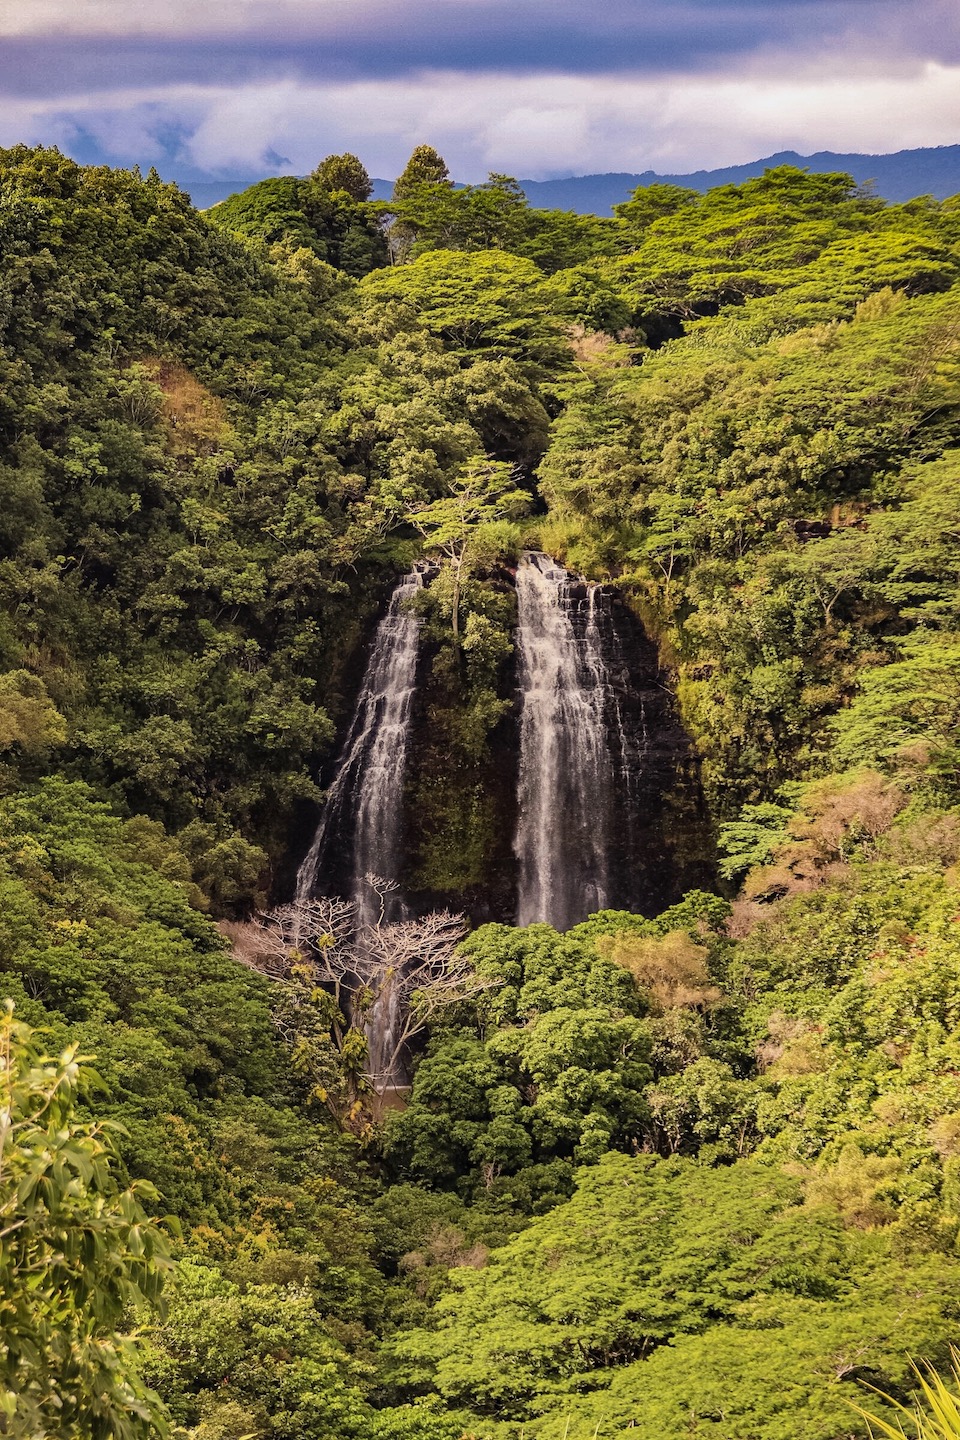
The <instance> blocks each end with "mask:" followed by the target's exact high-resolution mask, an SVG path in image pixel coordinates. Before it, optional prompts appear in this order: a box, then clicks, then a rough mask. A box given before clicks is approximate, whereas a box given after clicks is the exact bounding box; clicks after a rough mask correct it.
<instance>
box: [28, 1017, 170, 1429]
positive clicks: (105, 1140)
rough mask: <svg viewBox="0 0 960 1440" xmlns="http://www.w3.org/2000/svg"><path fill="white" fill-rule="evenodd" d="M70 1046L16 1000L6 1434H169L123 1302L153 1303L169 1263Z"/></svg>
mask: <svg viewBox="0 0 960 1440" xmlns="http://www.w3.org/2000/svg"><path fill="white" fill-rule="evenodd" d="M77 1048H78V1047H77V1046H76V1045H71V1046H69V1047H68V1048H67V1049H66V1050H64V1052H63V1053H62V1054H61V1055H60V1056H59V1057H58V1058H56V1059H54V1058H52V1057H50V1056H48V1055H46V1054H45V1053H44V1051H43V1050H42V1049H41V1048H40V1046H39V1045H38V1043H37V1039H36V1036H35V1033H34V1032H33V1031H32V1030H31V1029H30V1027H29V1026H28V1025H24V1024H21V1023H19V1022H18V1021H16V1020H14V1018H13V1006H12V1004H11V1003H10V1002H9V1001H8V1002H7V1006H6V1009H5V1012H4V1014H3V1015H2V1018H0V1337H2V1339H0V1435H11V1436H13V1435H15V1436H18V1437H20V1440H46V1437H48V1436H52V1435H70V1436H71V1437H74V1440H107V1437H109V1440H138V1437H146V1436H151V1437H157V1436H163V1435H165V1434H166V1433H167V1426H166V1422H165V1420H164V1416H163V1412H162V1407H161V1403H160V1400H159V1398H158V1397H157V1396H156V1395H155V1394H153V1392H152V1391H151V1390H149V1389H147V1387H146V1386H145V1385H144V1384H143V1383H142V1382H141V1380H140V1379H139V1377H138V1374H137V1368H136V1349H135V1346H134V1343H133V1341H132V1340H131V1339H130V1338H129V1337H126V1336H124V1335H122V1334H121V1333H119V1332H120V1327H121V1326H122V1325H123V1321H124V1316H125V1314H126V1313H127V1312H128V1310H129V1309H130V1308H131V1307H132V1306H134V1305H136V1304H137V1303H138V1302H140V1301H142V1300H144V1299H145V1300H147V1301H150V1302H153V1303H154V1304H156V1303H157V1302H158V1300H159V1299H160V1294H161V1290H162V1288H163V1283H164V1279H165V1277H166V1274H167V1272H168V1270H169V1269H170V1267H171V1263H172V1262H171V1261H170V1259H169V1256H168V1252H167V1246H166V1242H165V1239H164V1236H163V1234H162V1232H161V1230H160V1229H159V1228H158V1226H157V1225H156V1224H155V1223H154V1222H153V1221H151V1220H150V1219H148V1217H147V1216H146V1215H145V1214H144V1212H143V1210H142V1208H141V1205H140V1200H141V1198H150V1199H154V1198H156V1195H155V1192H154V1191H153V1188H152V1187H151V1186H150V1185H148V1184H146V1183H145V1182H144V1181H134V1182H133V1184H132V1185H130V1186H129V1188H128V1189H125V1190H121V1188H120V1185H119V1183H118V1181H117V1176H116V1151H115V1148H114V1142H113V1136H112V1134H111V1130H115V1129H117V1128H118V1127H116V1126H112V1125H111V1124H110V1122H109V1121H104V1120H83V1119H80V1118H79V1117H78V1115H77V1113H76V1107H77V1101H78V1098H79V1097H80V1095H82V1094H83V1092H84V1091H85V1090H87V1089H89V1088H91V1086H92V1084H93V1083H94V1082H95V1080H96V1077H95V1076H94V1074H93V1072H92V1071H90V1070H89V1069H88V1068H87V1065H86V1059H87V1058H88V1057H83V1056H80V1055H78V1054H77Z"/></svg>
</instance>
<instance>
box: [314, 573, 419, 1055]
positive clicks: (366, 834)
mask: <svg viewBox="0 0 960 1440" xmlns="http://www.w3.org/2000/svg"><path fill="white" fill-rule="evenodd" d="M422 585H423V576H422V575H421V573H420V572H419V571H413V572H412V573H411V574H410V575H405V576H404V577H403V579H402V580H401V581H400V583H399V584H398V585H397V587H396V589H395V590H394V592H393V594H392V595H391V597H390V603H389V605H388V606H387V609H386V612H385V613H384V615H383V618H382V619H381V621H380V623H379V625H378V626H377V630H376V634H375V636H374V641H373V647H372V649H371V651H370V659H369V660H368V662H367V668H366V673H365V675H364V677H363V684H362V686H361V689H360V694H359V696H358V699H357V704H356V708H355V710H354V713H353V718H352V721H351V724H350V729H349V730H348V732H347V737H346V740H345V741H344V744H343V748H342V749H341V751H340V758H339V760H338V762H337V769H336V773H335V775H334V778H333V781H332V783H331V785H330V788H329V790H328V791H327V796H326V801H325V803H324V807H323V814H322V816H321V818H320V824H319V825H318V827H317V833H316V835H315V836H314V840H313V844H312V845H311V847H310V850H309V852H308V854H307V856H306V859H305V860H304V862H303V864H302V865H301V867H300V871H299V874H298V876H297V889H296V898H297V901H298V902H300V903H303V902H305V901H307V900H309V899H311V897H312V896H314V895H315V894H317V893H320V894H330V893H334V892H335V893H339V894H342V895H346V896H348V897H349V898H350V899H351V900H352V901H353V902H354V904H355V906H356V914H357V925H358V927H359V929H360V932H361V936H362V931H363V929H364V928H365V927H371V926H376V925H377V924H378V923H380V922H381V921H383V920H387V921H389V920H391V919H394V918H397V916H398V913H399V909H400V902H399V899H398V896H397V893H396V892H395V891H392V892H389V893H387V894H386V895H385V896H382V895H378V894H377V892H376V891H375V890H374V889H373V888H372V887H371V886H370V885H369V884H368V883H367V880H366V877H367V876H368V875H376V876H378V877H380V878H381V879H383V880H386V881H388V882H393V883H395V882H396V881H397V880H398V879H399V875H400V867H401V858H402V857H401V849H400V847H401V841H402V831H403V789H404V774H405V770H406V760H407V748H408V743H409V739H410V728H411V723H412V720H413V702H414V697H415V695H416V682H417V659H418V653H419V641H420V621H419V618H418V616H417V615H416V614H415V613H414V611H413V610H412V608H411V606H410V605H409V603H408V602H409V601H410V600H411V599H412V598H413V596H414V595H415V594H416V593H417V591H418V590H420V589H421V588H422ZM398 1022H399V1015H398V1014H397V998H396V987H395V986H394V985H391V984H389V982H388V983H386V984H385V985H384V986H383V987H381V993H380V997H379V999H378V1000H377V1001H375V1002H374V1004H373V1006H372V1008H371V1010H370V1011H369V1013H368V1016H367V1020H366V1027H365V1028H366V1031H367V1040H368V1043H369V1046H370V1073H371V1074H372V1075H373V1076H375V1077H378V1078H381V1079H383V1078H386V1079H390V1078H394V1077H390V1076H384V1070H385V1069H386V1068H388V1066H387V1057H390V1056H391V1055H392V1053H393V1048H394V1041H395V1035H396V1030H397V1025H398Z"/></svg>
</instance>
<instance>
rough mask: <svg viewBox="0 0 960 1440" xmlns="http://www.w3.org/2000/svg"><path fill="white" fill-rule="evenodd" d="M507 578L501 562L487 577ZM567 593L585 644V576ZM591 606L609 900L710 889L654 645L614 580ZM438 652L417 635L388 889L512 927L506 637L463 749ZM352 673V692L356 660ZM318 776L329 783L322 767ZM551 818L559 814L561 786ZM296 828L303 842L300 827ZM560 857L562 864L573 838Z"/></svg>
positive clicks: (706, 852) (691, 765)
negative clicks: (480, 729) (482, 724)
mask: <svg viewBox="0 0 960 1440" xmlns="http://www.w3.org/2000/svg"><path fill="white" fill-rule="evenodd" d="M507 583H509V577H508V576H507V575H505V574H503V573H501V575H500V576H499V577H498V579H497V584H498V585H499V586H500V587H502V588H506V584H507ZM569 594H570V597H571V600H572V601H573V604H572V606H571V614H572V618H573V623H574V627H575V629H576V630H577V633H578V638H579V639H583V640H584V641H586V633H585V632H586V627H587V624H588V615H589V610H590V606H589V603H588V602H589V587H588V586H587V585H586V584H584V583H582V582H579V581H577V580H571V585H570V589H569ZM592 609H593V643H594V644H597V643H599V647H600V650H601V652H602V660H603V665H604V668H605V671H606V673H607V677H608V680H609V689H608V693H607V700H606V715H605V722H606V728H607V734H608V738H609V745H610V749H611V754H612V757H613V761H614V771H615V780H614V784H613V786H612V788H611V789H610V791H608V792H607V793H605V794H604V795H603V796H602V797H601V796H598V797H597V800H598V805H599V804H600V803H602V804H603V805H604V806H608V807H609V812H612V813H608V820H607V825H606V827H605V828H606V830H607V832H608V834H609V836H610V837H611V838H610V842H609V882H610V883H609V901H608V908H610V909H618V910H628V911H632V912H634V913H639V914H645V915H655V914H657V913H658V912H660V911H661V910H663V909H665V908H666V907H667V906H668V905H670V904H672V903H673V902H674V901H675V900H677V899H678V898H679V897H680V896H681V895H682V894H683V893H684V892H685V891H687V890H689V889H692V888H694V887H702V888H712V887H713V885H714V883H715V866H714V861H713V844H712V838H711V826H710V824H709V817H708V816H707V813H706V808H705V804H704V800H703V794H702V791H701V788H700V783H699V776H698V766H697V760H696V755H695V753H694V750H693V746H692V744H691V742H690V740H689V737H688V736H687V734H686V732H685V731H684V729H683V726H682V724H681V723H680V720H679V717H678V713H677V707H676V702H675V699H674V697H673V695H672V693H671V691H670V689H669V686H668V684H667V677H666V676H665V674H664V673H663V671H662V669H661V667H660V663H659V657H658V654H657V649H656V646H655V644H654V643H653V642H652V641H651V640H650V638H649V637H648V636H647V634H646V632H645V631H644V628H643V625H642V623H641V621H640V620H639V618H638V617H637V616H636V615H635V614H634V613H633V611H632V610H630V608H629V607H628V606H627V605H626V604H625V603H624V602H623V601H622V599H621V598H620V596H619V595H618V594H617V592H616V591H615V590H613V589H608V588H605V587H601V588H600V589H598V590H597V591H596V593H595V595H594V600H593V607H592ZM514 639H515V636H514ZM364 649H365V651H368V650H369V647H364ZM438 654H439V652H438V649H437V647H436V645H434V644H432V643H431V641H430V640H429V638H427V637H425V638H424V642H423V649H422V652H421V655H420V659H419V663H418V670H417V697H416V702H415V709H414V714H413V720H412V729H411V733H410V737H409V744H408V751H407V762H406V784H405V789H404V814H403V816H402V818H401V826H400V834H401V836H402V842H401V843H402V857H401V869H400V881H401V889H402V892H403V894H404V898H405V900H406V902H407V904H408V906H409V908H410V909H412V910H414V911H418V912H420V913H422V912H424V911H426V910H429V909H434V908H450V909H461V910H464V911H465V912H466V913H467V914H468V916H469V918H470V920H471V921H472V923H474V924H482V923H485V922H487V921H491V920H495V921H501V922H504V923H507V924H512V923H514V922H515V920H516V916H517V888H518V879H519V875H518V862H517V858H516V856H515V854H514V837H515V835H516V830H517V819H518V814H517V797H518V778H519V755H520V693H519V674H518V655H517V646H516V644H515V645H514V649H513V654H512V655H511V656H510V657H509V658H508V659H507V661H506V662H505V663H504V664H503V665H502V666H501V669H500V673H499V676H498V680H497V692H498V695H499V697H500V699H501V700H502V701H503V702H504V703H505V705H506V706H507V708H506V709H505V713H504V714H503V715H502V717H501V718H500V719H499V721H498V722H497V723H496V724H495V725H494V726H493V727H492V728H491V729H490V730H489V731H488V733H487V735H486V738H485V741H484V743H483V744H482V746H480V747H479V748H478V750H477V751H476V753H474V754H473V755H467V754H464V753H463V750H462V749H460V748H458V746H457V744H456V743H455V741H454V740H452V736H455V734H456V730H457V726H458V723H459V720H460V719H461V718H462V716H461V715H460V713H459V711H458V700H457V694H456V686H455V684H451V681H450V677H449V675H445V674H444V671H443V667H442V664H441V665H440V666H438V665H437V664H436V662H437V659H438ZM351 671H352V673H353V675H354V676H355V677H356V678H355V684H356V686H357V688H358V689H359V685H360V681H361V678H362V673H363V670H362V665H356V666H351ZM323 778H324V780H326V781H327V783H329V780H330V778H331V776H330V773H329V767H328V773H327V774H325V775H324V777H323ZM352 823H353V822H352V820H351V817H350V816H349V815H347V814H345V815H344V816H343V818H342V821H341V822H340V823H339V824H338V827H337V834H336V835H335V837H333V840H332V844H331V846H330V852H329V853H330V861H331V863H330V865H329V868H328V873H327V875H326V877H325V879H324V882H323V884H322V886H321V888H322V889H324V890H325V891H326V892H327V893H339V894H347V893H349V890H350V881H351V877H350V875H349V874H348V873H347V872H348V870H349V856H350V850H351V844H352V837H353V830H352ZM556 823H557V825H558V826H559V827H563V826H564V823H565V819H564V806H563V799H562V796H558V797H557V807H556ZM298 838H299V839H300V842H301V849H302V851H305V850H306V848H307V847H308V845H309V837H308V836H306V834H305V833H304V834H302V835H301V836H299V837H298ZM338 856H339V857H340V858H339V860H338V859H337V858H336V857H338ZM567 863H575V854H574V847H573V846H572V845H571V847H569V852H568V862H567Z"/></svg>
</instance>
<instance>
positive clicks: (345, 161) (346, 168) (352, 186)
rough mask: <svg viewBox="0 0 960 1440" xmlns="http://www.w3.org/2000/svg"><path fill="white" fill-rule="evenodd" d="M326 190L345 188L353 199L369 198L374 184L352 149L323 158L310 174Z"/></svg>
mask: <svg viewBox="0 0 960 1440" xmlns="http://www.w3.org/2000/svg"><path fill="white" fill-rule="evenodd" d="M310 179H311V180H315V181H316V182H317V184H318V185H322V186H323V188H324V190H330V191H336V190H344V191H346V193H347V194H348V195H349V196H350V197H351V199H353V200H369V199H370V196H371V195H372V194H373V184H372V182H371V180H370V176H369V174H368V173H367V169H366V166H365V165H364V163H363V161H362V160H360V159H358V157H357V156H356V155H352V154H351V153H350V151H349V150H348V151H346V153H345V154H343V155H328V156H327V157H326V159H324V160H321V161H320V164H319V165H318V166H317V168H316V170H314V171H313V173H312V175H311V176H310Z"/></svg>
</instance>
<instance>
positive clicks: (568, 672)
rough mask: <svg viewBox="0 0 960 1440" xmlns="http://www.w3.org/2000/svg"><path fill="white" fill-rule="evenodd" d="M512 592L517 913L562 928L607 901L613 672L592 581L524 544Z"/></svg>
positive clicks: (524, 919) (528, 920) (520, 920)
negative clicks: (515, 618)
mask: <svg viewBox="0 0 960 1440" xmlns="http://www.w3.org/2000/svg"><path fill="white" fill-rule="evenodd" d="M517 601H518V606H519V632H518V648H519V652H520V688H521V700H522V709H521V718H520V793H519V812H520V813H519V822H518V826H517V834H516V841H515V845H514V848H515V851H516V855H517V859H518V861H519V866H520V881H519V905H518V912H517V921H518V924H520V925H529V924H531V923H532V922H533V921H536V920H546V921H548V922H549V923H550V924H551V925H555V926H556V927H557V929H559V930H566V929H568V928H569V927H570V926H571V925H575V924H576V923H577V922H578V921H580V920H583V919H584V918H585V917H586V916H587V915H589V914H591V913H592V912H593V911H595V910H601V909H603V908H604V907H605V906H606V905H607V903H608V900H609V885H610V817H611V811H612V802H613V792H614V781H615V774H616V770H617V764H616V761H615V759H614V757H613V756H612V754H611V750H610V745H609V740H608V729H609V726H608V712H609V709H610V705H611V686H610V679H609V676H608V673H607V668H606V665H605V662H604V658H603V649H602V646H601V644H600V634H599V627H598V620H597V614H596V594H595V592H594V590H593V589H592V588H591V587H585V586H584V584H583V583H582V582H576V581H574V580H573V579H572V578H571V576H569V575H568V574H567V572H566V571H565V570H561V569H560V568H559V566H557V565H555V564H554V563H553V561H552V560H550V559H549V558H548V557H547V556H546V555H540V554H537V553H529V554H527V555H525V556H524V558H523V561H522V563H521V565H520V568H519V570H518V573H517ZM621 734H622V730H621Z"/></svg>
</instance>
